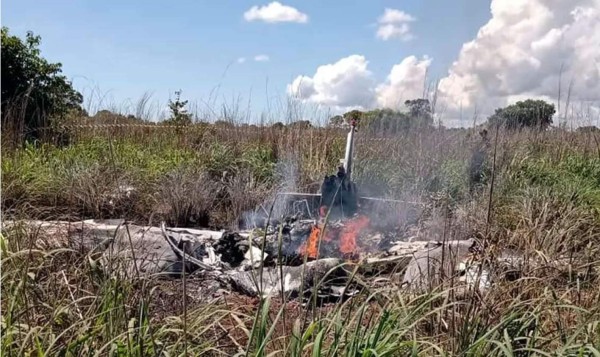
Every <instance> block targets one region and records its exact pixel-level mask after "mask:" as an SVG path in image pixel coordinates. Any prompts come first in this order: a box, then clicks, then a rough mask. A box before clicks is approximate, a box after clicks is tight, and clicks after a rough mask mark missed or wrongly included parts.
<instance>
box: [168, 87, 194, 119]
mask: <svg viewBox="0 0 600 357" xmlns="http://www.w3.org/2000/svg"><path fill="white" fill-rule="evenodd" d="M187 103H188V101H187V100H181V90H178V91H176V92H175V101H172V100H169V110H170V111H171V117H170V118H169V119H167V120H166V122H167V123H168V124H173V125H190V124H192V114H191V113H188V111H187V109H186V108H185V106H186V105H187Z"/></svg>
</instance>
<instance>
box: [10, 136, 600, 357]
mask: <svg viewBox="0 0 600 357" xmlns="http://www.w3.org/2000/svg"><path fill="white" fill-rule="evenodd" d="M473 134H475V133H472V132H470V131H468V130H462V131H460V130H444V129H426V130H419V131H413V132H407V133H404V134H399V135H396V136H394V137H386V136H385V133H375V135H372V136H367V135H366V134H363V135H362V136H361V135H359V139H358V142H357V147H356V150H355V151H356V155H357V157H356V161H355V165H356V168H355V170H354V175H355V180H356V181H357V183H358V185H359V187H360V188H361V190H362V191H363V193H364V194H368V195H374V196H375V195H378V196H386V197H394V198H418V199H420V200H422V201H427V200H428V199H429V198H430V197H437V196H442V197H445V199H444V200H443V202H442V203H436V204H431V206H430V207H428V209H427V210H426V211H425V212H424V213H423V216H422V217H421V218H422V220H423V221H425V222H426V223H427V224H426V225H423V226H422V227H421V231H420V232H419V233H418V234H419V235H420V236H421V237H425V238H430V239H437V238H443V239H448V240H450V239H461V238H466V237H475V238H476V239H481V240H483V239H485V240H486V241H487V242H489V245H488V250H486V252H484V253H483V254H484V256H483V257H482V259H483V260H484V261H485V260H486V259H487V260H489V261H493V260H494V259H495V258H496V255H497V253H498V252H499V251H501V250H502V249H505V248H511V249H513V250H515V251H517V252H519V253H520V254H521V255H522V256H523V257H524V259H523V260H524V262H525V263H524V266H523V268H522V274H521V276H518V275H517V276H512V275H511V274H509V273H510V272H502V271H494V272H493V274H495V276H499V277H500V276H501V277H505V276H512V278H510V279H500V280H499V281H498V282H497V283H495V284H494V286H493V288H492V289H491V290H489V291H488V292H487V293H485V294H475V293H469V294H466V295H465V294H461V293H460V292H459V291H458V287H457V286H454V285H453V284H447V285H443V286H441V287H439V288H438V289H436V290H432V291H428V292H424V293H420V294H416V295H415V294H409V293H407V292H405V291H403V290H401V289H400V281H398V276H397V274H394V273H389V274H384V275H382V276H380V277H378V280H373V281H369V284H370V285H372V286H371V287H370V288H369V289H365V290H363V291H362V292H361V293H360V294H359V295H358V296H355V297H353V298H351V299H346V300H344V301H338V302H337V303H335V304H327V303H324V302H321V301H317V300H313V302H312V303H310V304H307V305H302V304H301V302H300V301H299V300H290V299H288V297H286V296H282V297H281V296H280V297H277V298H269V299H259V298H249V297H245V296H241V295H238V294H236V293H229V294H224V295H221V296H216V297H213V295H212V293H213V290H211V289H210V287H209V286H206V284H207V283H206V280H204V279H202V277H201V275H190V276H186V280H185V289H184V286H183V282H182V281H180V280H165V279H156V278H149V277H126V276H123V275H122V274H118V273H119V272H120V271H119V270H118V269H117V268H116V267H117V266H118V264H116V263H118V262H116V263H115V265H114V268H111V265H109V266H106V265H104V266H101V265H100V264H99V262H98V261H97V259H98V253H97V252H84V251H81V250H80V249H75V248H74V247H69V246H66V247H61V248H55V249H54V248H48V246H52V244H50V243H49V242H46V240H48V239H49V237H46V236H43V235H40V233H39V232H35V231H33V232H32V231H29V230H26V229H25V228H23V227H19V226H16V227H13V228H10V229H9V228H4V229H3V233H2V234H3V236H2V240H1V241H0V244H1V245H0V248H1V253H2V281H1V282H2V304H1V307H2V343H1V348H2V349H1V351H0V352H1V354H2V355H3V356H4V355H6V356H11V355H13V356H21V355H38V356H42V355H64V356H76V355H77V356H79V355H111V356H147V355H164V356H166V355H170V356H174V355H182V354H184V352H185V351H187V354H188V355H236V354H238V355H249V356H273V355H282V356H283V355H285V356H307V355H312V356H345V355H352V356H405V355H415V356H431V355H440V356H441V355H444V356H446V355H448V356H513V355H514V356H533V355H549V356H571V355H572V356H600V351H599V350H600V347H599V346H600V280H599V278H598V274H600V259H599V258H598V257H599V256H600V181H599V177H600V147H599V146H598V140H597V138H596V137H595V136H594V135H597V134H595V133H593V132H592V133H574V132H566V131H549V132H546V133H534V132H532V133H528V132H522V133H501V134H500V136H499V140H498V147H497V149H498V152H497V163H496V166H497V167H496V170H495V174H496V180H495V186H496V187H495V188H494V190H493V192H494V195H493V197H489V196H488V193H489V192H490V191H489V190H487V189H486V188H488V187H487V186H484V187H482V188H481V189H480V190H477V191H475V192H473V193H471V192H469V184H468V176H467V173H466V171H467V168H468V160H469V158H470V155H471V149H470V148H471V145H472V144H474V143H475V142H476V141H477V139H476V136H477V135H473ZM344 140H345V133H344V132H343V131H341V132H340V131H339V130H334V129H323V128H308V129H306V128H304V129H300V128H294V127H283V128H281V127H260V126H257V127H250V126H241V125H223V124H219V125H214V124H211V125H209V124H197V125H194V126H192V127H189V128H186V129H185V130H174V129H162V128H150V127H129V128H118V127H110V128H95V129H94V128H79V127H78V128H73V129H72V130H71V131H69V132H68V144H65V142H64V141H60V142H55V143H52V142H50V143H45V144H41V143H30V144H27V145H25V146H23V147H19V148H17V149H14V150H4V148H3V150H2V210H3V215H4V218H5V219H7V218H10V219H30V218H40V219H83V218H111V217H125V218H128V219H130V220H133V221H136V222H138V223H141V224H148V223H150V224H154V225H156V224H158V222H159V221H162V220H166V221H167V222H169V224H171V225H179V226H211V227H215V228H222V227H232V226H235V225H237V223H238V222H237V218H238V217H240V216H241V215H242V214H243V213H244V212H247V211H248V210H252V209H254V208H255V207H256V206H257V205H258V204H265V202H266V201H268V198H270V197H272V193H273V191H274V190H276V188H277V187H279V186H281V184H282V182H285V180H288V179H290V178H289V177H285V176H281V175H280V172H279V170H277V165H278V164H279V163H281V162H282V161H284V160H291V161H294V164H295V167H297V175H298V176H297V177H296V179H298V182H297V185H296V186H297V187H298V189H300V190H306V191H316V188H317V187H318V185H319V183H320V182H321V180H322V178H323V175H325V174H329V173H332V172H335V169H336V167H337V165H338V164H339V161H338V160H339V159H340V158H342V157H343V149H344ZM488 182H489V181H488ZM488 184H489V183H488ZM484 185H487V184H484ZM129 186H130V187H132V188H133V189H134V190H133V191H131V192H130V193H129V194H128V193H126V192H125V191H124V187H129ZM269 203H270V202H269ZM440 205H442V206H443V207H440ZM488 205H489V207H490V208H491V210H490V218H489V219H488V217H487V208H488ZM436 210H437V211H436ZM438 211H441V212H444V213H443V214H442V215H438V217H442V216H443V217H442V218H440V220H442V221H441V222H434V221H435V219H434V217H435V214H434V213H435V212H438ZM435 224H438V226H440V227H441V229H440V231H439V233H434V229H433V228H431V227H432V226H433V225H435ZM435 234H438V235H435ZM353 268H355V267H348V269H350V270H352V269H353ZM369 279H370V278H369ZM184 294H185V296H187V297H186V298H185V299H184ZM184 301H185V302H186V303H185V304H184Z"/></svg>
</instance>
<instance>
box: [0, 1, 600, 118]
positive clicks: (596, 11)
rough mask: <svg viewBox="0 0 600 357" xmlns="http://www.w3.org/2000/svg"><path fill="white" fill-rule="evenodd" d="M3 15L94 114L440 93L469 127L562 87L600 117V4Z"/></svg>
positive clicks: (440, 107)
mask: <svg viewBox="0 0 600 357" xmlns="http://www.w3.org/2000/svg"><path fill="white" fill-rule="evenodd" d="M2 5H3V8H2V25H3V26H8V27H9V28H10V30H11V31H12V32H13V33H16V34H18V35H23V34H24V33H25V32H26V31H27V30H32V31H34V32H35V33H36V34H39V35H41V36H42V51H43V54H44V55H45V56H46V57H47V58H49V59H50V60H53V61H60V62H62V63H63V66H64V67H63V68H64V72H65V74H66V75H67V76H68V77H69V78H71V79H72V80H73V81H74V83H75V85H76V86H77V88H78V89H80V90H81V91H82V92H83V93H84V95H86V96H87V97H88V101H89V103H90V108H91V109H94V108H93V106H99V105H100V106H102V105H103V106H107V105H112V106H115V107H117V108H119V107H120V108H124V107H127V105H128V104H127V103H133V102H135V101H136V100H137V99H139V98H140V97H141V96H142V95H143V94H144V93H146V92H149V93H151V94H152V101H155V102H158V103H165V102H166V101H167V99H168V98H169V97H172V96H173V93H174V91H175V90H178V89H181V90H183V96H184V97H185V99H189V100H190V102H191V103H194V105H195V106H196V108H197V109H198V110H199V111H203V112H206V111H207V110H214V111H215V115H217V116H218V115H219V112H220V109H219V108H222V106H223V105H225V106H227V107H228V108H237V110H239V112H240V113H242V112H243V113H244V114H243V115H244V116H245V117H246V118H250V119H251V120H252V118H254V119H255V118H257V117H258V116H260V114H261V113H265V112H267V113H273V112H275V113H281V112H285V110H286V109H285V107H286V106H289V105H290V104H288V103H294V105H297V104H301V105H306V106H309V107H313V108H317V107H318V108H323V109H324V110H330V111H331V112H336V113H337V112H343V111H346V110H349V109H353V108H362V109H369V108H377V107H389V108H396V109H398V108H401V106H402V103H403V102H404V101H405V100H407V99H413V98H418V97H422V96H424V95H425V96H429V97H430V98H433V95H434V94H433V93H435V94H436V98H437V101H436V111H437V113H438V115H439V116H440V118H441V119H442V121H443V122H444V123H445V124H446V125H451V126H457V125H467V126H468V125H471V124H472V123H473V117H474V116H475V117H476V118H478V120H479V121H482V120H484V119H485V117H486V116H487V115H489V114H490V113H491V112H493V109H494V108H496V107H500V106H504V105H506V104H510V103H513V102H515V101H517V100H519V99H523V98H530V97H533V98H541V99H546V100H548V101H551V102H552V103H555V104H557V103H558V98H559V97H558V94H559V87H560V88H561V105H562V108H563V109H564V108H569V114H570V115H572V116H577V117H582V118H586V119H587V120H588V121H589V120H591V121H592V122H594V123H595V121H596V120H597V119H596V118H597V117H598V109H597V108H598V107H599V106H600V20H599V19H600V0H491V1H490V0H453V1H447V0H403V1H401V0H387V1H386V0H364V1H348V0H327V1H318V0H304V1H300V0H297V1H287V0H281V2H278V1H274V2H269V1H265V2H256V1H255V0H253V1H246V0H221V1H214V0H211V1H209V0H206V1H192V0H189V1H179V0H178V1H170V2H168V3H167V2H164V1H148V0H145V1H120V0H105V1H74V0H55V1H51V2H50V1H35V0H7V1H4V2H3V4H2ZM567 93H568V94H567ZM567 98H568V99H567ZM92 102H93V103H92ZM567 102H568V103H569V106H568V107H567ZM158 106H159V107H164V105H163V104H158ZM207 108H209V109H207ZM563 109H561V110H563ZM240 115H241V114H240ZM309 117H310V115H308V117H307V118H309Z"/></svg>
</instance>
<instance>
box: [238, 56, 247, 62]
mask: <svg viewBox="0 0 600 357" xmlns="http://www.w3.org/2000/svg"><path fill="white" fill-rule="evenodd" d="M244 62H246V57H240V58H238V59H237V63H244Z"/></svg>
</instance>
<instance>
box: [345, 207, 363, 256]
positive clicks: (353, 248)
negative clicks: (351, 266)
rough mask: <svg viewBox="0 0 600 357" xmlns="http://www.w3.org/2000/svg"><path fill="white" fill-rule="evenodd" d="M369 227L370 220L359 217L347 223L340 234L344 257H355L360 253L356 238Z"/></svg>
mask: <svg viewBox="0 0 600 357" xmlns="http://www.w3.org/2000/svg"><path fill="white" fill-rule="evenodd" d="M368 226H369V218H368V217H366V216H359V217H356V218H354V219H351V220H349V221H347V222H346V223H345V224H344V227H343V228H342V231H341V233H340V252H342V254H343V255H344V256H352V257H353V256H355V255H356V254H357V253H358V246H357V245H356V238H357V236H358V234H359V233H360V232H361V231H362V230H363V229H365V228H366V227H368Z"/></svg>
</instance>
